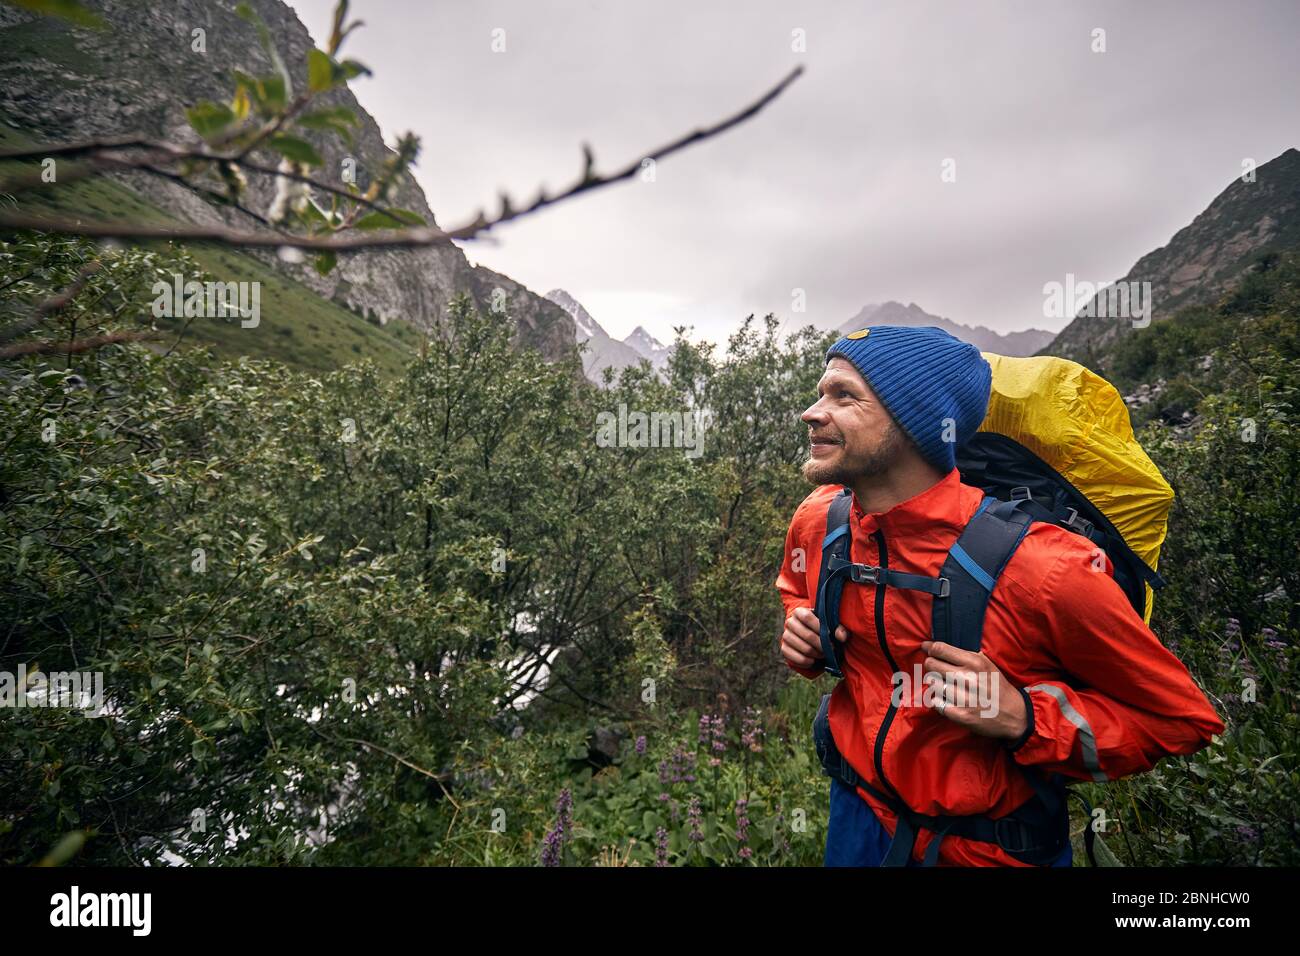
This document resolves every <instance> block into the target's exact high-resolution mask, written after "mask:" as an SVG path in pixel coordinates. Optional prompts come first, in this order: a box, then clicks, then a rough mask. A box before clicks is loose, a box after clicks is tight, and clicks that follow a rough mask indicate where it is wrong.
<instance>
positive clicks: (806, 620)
mask: <svg viewBox="0 0 1300 956" xmlns="http://www.w3.org/2000/svg"><path fill="white" fill-rule="evenodd" d="M785 626H786V629H787V630H789V631H790V632H791V633H793V634H795V635H796V636H797V637H801V638H803V639H804V640H805V641H809V642H811V643H814V644H820V643H821V640H822V638H821V634H822V631H821V622H820V621H818V620H817V615H816V614H814V613H813V612H812V611H811V610H810V609H809V608H806V607H798V608H795V610H794V613H793V614H791V615H790V618H789V620H787V621H786V622H785Z"/></svg>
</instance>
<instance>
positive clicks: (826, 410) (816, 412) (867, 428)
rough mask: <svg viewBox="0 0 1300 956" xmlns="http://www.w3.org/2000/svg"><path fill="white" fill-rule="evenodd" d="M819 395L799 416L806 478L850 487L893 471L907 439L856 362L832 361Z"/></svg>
mask: <svg viewBox="0 0 1300 956" xmlns="http://www.w3.org/2000/svg"><path fill="white" fill-rule="evenodd" d="M817 394H818V396H819V398H818V399H817V401H816V403H814V404H813V405H811V406H809V408H808V409H807V410H806V411H805V412H804V413H803V415H801V416H800V417H801V419H802V420H803V421H804V422H805V423H806V424H807V425H808V438H809V445H810V448H809V456H808V460H807V461H805V462H804V463H803V469H802V470H803V476H804V477H805V478H806V479H808V481H810V482H811V483H812V484H814V485H851V484H852V483H853V482H854V480H856V479H857V478H861V477H866V476H871V475H879V474H883V473H884V472H887V471H889V470H890V469H891V468H892V467H893V466H894V464H895V462H896V461H897V460H898V458H899V456H900V455H901V454H902V453H903V450H904V447H905V444H906V441H907V439H906V437H905V436H904V435H903V434H902V432H901V431H899V428H898V426H897V425H895V424H894V420H893V418H891V417H890V414H889V412H888V411H887V410H886V409H885V406H884V405H882V404H881V403H880V400H879V399H878V398H876V393H875V392H873V391H872V390H871V386H869V385H868V384H867V382H866V380H865V379H864V378H863V377H862V376H861V375H860V374H858V370H857V369H856V368H854V367H853V364H852V363H851V362H849V360H848V359H844V358H841V357H840V356H838V355H837V356H835V357H834V358H832V359H831V360H830V362H829V363H828V364H827V365H826V371H825V373H824V374H823V375H822V377H821V381H819V382H818V383H817Z"/></svg>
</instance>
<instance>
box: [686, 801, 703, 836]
mask: <svg viewBox="0 0 1300 956" xmlns="http://www.w3.org/2000/svg"><path fill="white" fill-rule="evenodd" d="M686 819H687V820H688V821H689V822H690V824H691V842H692V843H699V842H700V841H701V840H703V839H704V831H703V830H702V829H701V826H702V825H703V823H704V814H703V813H702V812H701V810H700V798H699V797H691V805H690V806H689V807H688V808H687V809H686Z"/></svg>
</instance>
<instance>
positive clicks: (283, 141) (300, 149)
mask: <svg viewBox="0 0 1300 956" xmlns="http://www.w3.org/2000/svg"><path fill="white" fill-rule="evenodd" d="M267 145H268V146H270V147H271V148H272V149H273V150H275V151H276V152H278V153H279V154H280V155H281V156H285V157H287V158H289V159H292V160H293V161H294V162H296V163H302V164H304V165H306V166H319V165H320V164H321V162H322V160H321V158H320V153H318V152H316V147H315V146H313V145H312V144H311V143H309V142H307V141H306V140H305V139H299V138H298V137H296V136H290V135H288V134H287V133H277V134H276V135H274V136H272V137H271V138H270V139H269V140H268V141H267Z"/></svg>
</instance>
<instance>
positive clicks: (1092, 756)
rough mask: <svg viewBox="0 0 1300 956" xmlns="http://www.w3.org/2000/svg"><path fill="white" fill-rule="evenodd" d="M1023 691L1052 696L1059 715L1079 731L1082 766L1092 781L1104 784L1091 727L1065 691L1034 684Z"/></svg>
mask: <svg viewBox="0 0 1300 956" xmlns="http://www.w3.org/2000/svg"><path fill="white" fill-rule="evenodd" d="M1025 690H1027V691H1030V690H1041V691H1045V692H1046V693H1048V694H1050V695H1051V696H1052V699H1054V700H1055V701H1056V703H1057V706H1059V707H1060V708H1061V713H1062V714H1064V715H1065V719H1066V720H1068V721H1069V722H1070V723H1072V724H1074V726H1075V727H1077V728H1078V729H1079V744H1080V747H1081V749H1082V750H1083V766H1084V767H1085V768H1086V769H1087V770H1088V772H1089V773H1091V774H1092V779H1093V780H1095V781H1097V782H1098V783H1105V782H1106V781H1107V780H1108V779H1110V778H1109V777H1107V776H1106V775H1105V774H1104V773H1102V771H1101V764H1100V763H1098V761H1097V738H1096V737H1094V736H1093V733H1092V726H1091V725H1090V724H1089V723H1088V721H1086V720H1085V719H1084V717H1083V714H1081V713H1079V712H1078V711H1077V710H1075V709H1074V705H1073V704H1071V703H1070V698H1068V697H1066V696H1065V691H1063V690H1061V688H1059V687H1057V686H1056V685H1055V684H1034V685H1032V686H1030V687H1026V688H1025Z"/></svg>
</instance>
